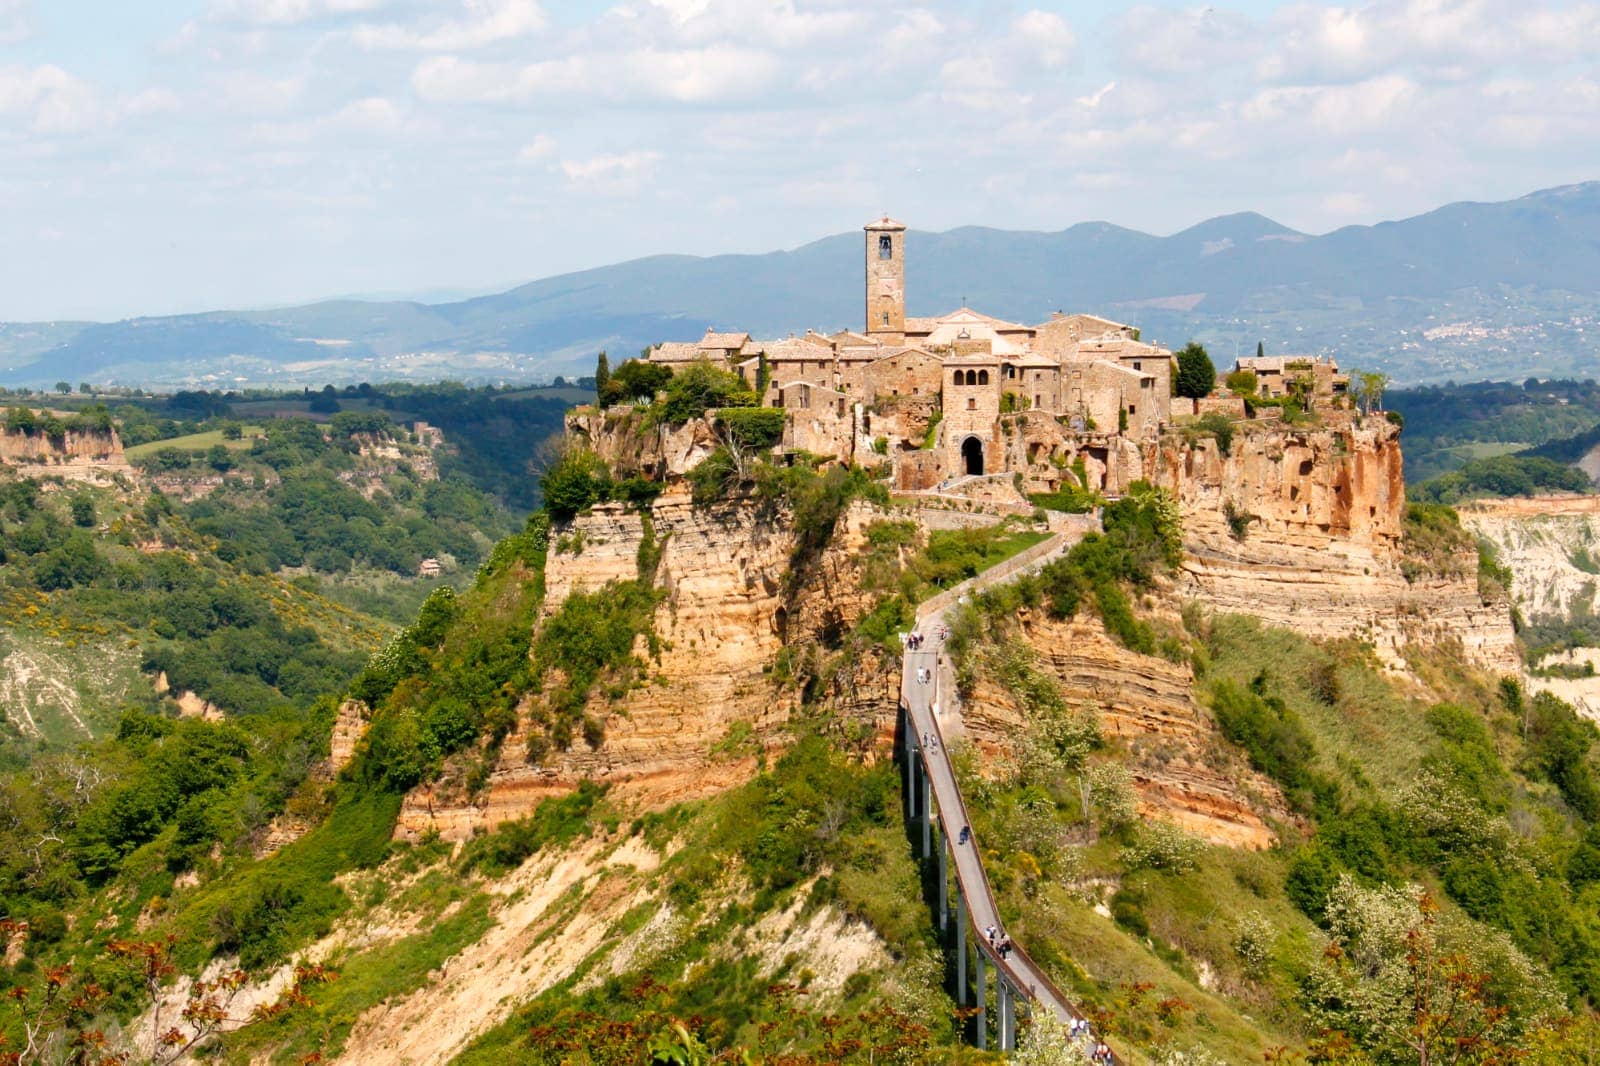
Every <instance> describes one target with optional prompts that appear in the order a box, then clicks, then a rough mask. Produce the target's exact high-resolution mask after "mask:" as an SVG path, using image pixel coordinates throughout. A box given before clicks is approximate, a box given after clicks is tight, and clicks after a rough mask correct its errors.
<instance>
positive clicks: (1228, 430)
mask: <svg viewBox="0 0 1600 1066" xmlns="http://www.w3.org/2000/svg"><path fill="white" fill-rule="evenodd" d="M1194 428H1195V429H1197V430H1199V431H1200V432H1202V433H1209V434H1211V435H1212V436H1213V437H1215V438H1216V439H1217V450H1218V451H1220V452H1221V453H1222V454H1223V455H1227V454H1229V453H1230V452H1231V451H1232V450H1233V419H1231V418H1229V417H1228V416H1227V415H1225V414H1223V413H1222V412H1221V411H1212V412H1211V413H1210V414H1207V415H1201V416H1200V418H1198V419H1196V420H1195V423H1194Z"/></svg>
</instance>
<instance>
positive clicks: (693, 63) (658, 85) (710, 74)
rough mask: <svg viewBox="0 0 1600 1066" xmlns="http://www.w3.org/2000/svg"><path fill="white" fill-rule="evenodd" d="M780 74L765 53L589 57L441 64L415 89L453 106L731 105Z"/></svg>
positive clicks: (448, 60) (430, 67)
mask: <svg viewBox="0 0 1600 1066" xmlns="http://www.w3.org/2000/svg"><path fill="white" fill-rule="evenodd" d="M777 73H778V68H777V65H776V63H775V62H774V61H773V59H772V57H771V56H769V55H768V54H766V53H763V52H756V51H750V50H746V49H741V48H736V47H727V46H719V47H711V48H704V49H693V50H687V51H674V52H663V51H656V50H654V49H641V50H638V51H634V52H629V53H626V54H611V55H603V54H590V55H577V56H569V57H567V58H564V59H553V60H543V61H540V62H536V63H528V64H523V65H520V66H519V65H517V64H511V63H485V62H477V61H474V60H468V59H462V58H461V57H459V56H435V57H432V58H429V59H425V60H423V61H422V62H421V63H419V64H418V65H417V68H416V70H415V71H414V72H413V73H412V76H411V87H412V89H413V90H415V91H416V93H417V95H419V96H421V97H423V98H424V99H427V100H434V101H442V102H450V103H507V102H527V101H531V100H535V99H539V98H569V99H571V98H576V99H581V100H584V101H587V102H590V103H601V102H612V103H635V104H638V103H676V104H706V103H733V102H738V101H741V100H749V99H752V98H755V97H758V96H760V95H761V94H762V93H763V92H765V91H766V90H767V89H769V88H771V87H772V86H773V84H774V81H775V78H776V75H777Z"/></svg>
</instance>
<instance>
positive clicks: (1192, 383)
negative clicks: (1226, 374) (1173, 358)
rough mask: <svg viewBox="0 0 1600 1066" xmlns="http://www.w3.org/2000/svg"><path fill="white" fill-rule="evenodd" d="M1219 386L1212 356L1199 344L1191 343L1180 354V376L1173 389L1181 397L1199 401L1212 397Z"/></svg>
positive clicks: (1175, 380) (1174, 382)
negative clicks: (1202, 398)
mask: <svg viewBox="0 0 1600 1066" xmlns="http://www.w3.org/2000/svg"><path fill="white" fill-rule="evenodd" d="M1216 385H1217V368H1216V366H1215V365H1214V364H1213V363H1212V362H1211V356H1210V355H1208V354H1206V350H1205V349H1204V348H1202V347H1201V346H1200V345H1199V344H1198V343H1197V342H1195V341H1190V342H1189V343H1188V344H1186V345H1184V346H1183V349H1182V350H1181V351H1179V352H1178V376H1177V378H1175V379H1174V381H1173V387H1174V389H1175V390H1176V391H1177V394H1178V395H1179V396H1187V397H1189V398H1190V399H1192V400H1198V399H1200V398H1201V397H1202V396H1209V395H1211V390H1212V389H1214V388H1216Z"/></svg>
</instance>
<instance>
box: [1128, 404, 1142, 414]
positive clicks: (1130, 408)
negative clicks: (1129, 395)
mask: <svg viewBox="0 0 1600 1066" xmlns="http://www.w3.org/2000/svg"><path fill="white" fill-rule="evenodd" d="M1138 413H1139V408H1138V407H1136V406H1135V405H1133V404H1131V403H1130V404H1129V405H1128V414H1129V415H1136V414H1138Z"/></svg>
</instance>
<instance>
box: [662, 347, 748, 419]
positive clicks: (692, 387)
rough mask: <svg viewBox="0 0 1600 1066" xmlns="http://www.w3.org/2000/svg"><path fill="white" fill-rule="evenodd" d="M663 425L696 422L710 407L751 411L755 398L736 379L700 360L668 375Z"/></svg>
mask: <svg viewBox="0 0 1600 1066" xmlns="http://www.w3.org/2000/svg"><path fill="white" fill-rule="evenodd" d="M666 390H667V402H666V406H665V410H664V414H665V415H666V418H667V421H668V422H671V423H674V424H679V423H683V422H687V421H688V420H689V419H691V418H699V417H700V416H701V415H703V414H705V413H706V411H708V410H710V409H711V408H713V407H753V406H755V404H756V396H755V394H754V393H752V392H751V391H750V390H749V389H748V388H746V387H745V384H744V382H743V381H741V380H739V375H737V374H735V373H732V372H731V371H728V370H723V369H722V368H721V367H716V366H712V365H711V361H710V360H708V359H702V360H700V361H699V362H697V363H694V364H693V365H691V366H688V367H685V368H684V369H683V370H680V371H679V372H678V373H676V374H674V375H672V380H671V381H669V382H667V385H666Z"/></svg>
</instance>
